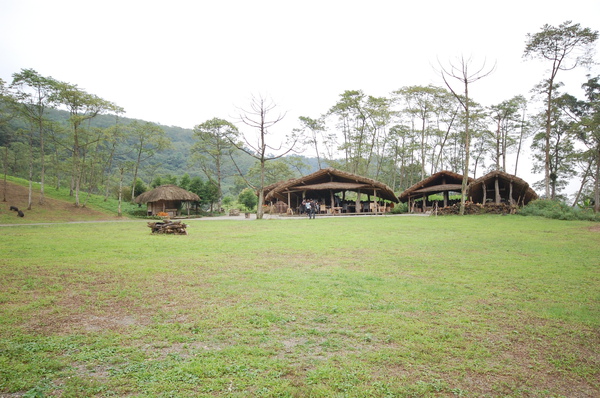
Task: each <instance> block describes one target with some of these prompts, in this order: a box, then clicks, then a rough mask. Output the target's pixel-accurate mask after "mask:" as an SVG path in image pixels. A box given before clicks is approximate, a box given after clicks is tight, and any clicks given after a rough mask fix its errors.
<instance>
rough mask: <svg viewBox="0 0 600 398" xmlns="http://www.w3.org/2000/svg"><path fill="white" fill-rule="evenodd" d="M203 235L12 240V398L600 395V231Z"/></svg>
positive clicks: (226, 224)
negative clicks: (105, 397) (48, 397)
mask: <svg viewBox="0 0 600 398" xmlns="http://www.w3.org/2000/svg"><path fill="white" fill-rule="evenodd" d="M188 224H189V227H188V231H189V235H187V236H167V235H152V234H150V229H149V228H147V227H146V224H145V223H144V222H139V221H137V222H134V221H132V222H121V223H95V224H56V225H44V226H33V225H29V226H27V225H24V226H14V227H3V228H0V242H1V244H0V396H10V397H12V396H21V394H24V393H27V394H25V396H30V397H42V396H62V397H82V396H128V397H148V396H157V397H172V396H174V397H197V396H221V395H227V396H232V397H247V396H258V397H423V396H425V397H426V396H435V397H438V396H442V397H446V396H449V397H452V396H467V397H484V396H487V397H497V396H510V397H522V396H528V397H563V396H564V397H594V396H598V395H600V381H599V380H600V349H599V347H600V332H599V330H600V229H599V228H598V224H597V223H596V224H594V223H590V222H565V221H555V220H548V219H542V218H536V217H520V216H473V217H410V216H386V217H383V216H379V217H354V218H342V217H340V218H335V217H333V218H332V217H330V218H317V219H316V220H308V219H290V220H287V219H286V220H260V221H245V220H244V221H214V220H210V221H206V220H200V221H190V222H189V223H188ZM3 394H4V395H3ZM11 394H14V395H11Z"/></svg>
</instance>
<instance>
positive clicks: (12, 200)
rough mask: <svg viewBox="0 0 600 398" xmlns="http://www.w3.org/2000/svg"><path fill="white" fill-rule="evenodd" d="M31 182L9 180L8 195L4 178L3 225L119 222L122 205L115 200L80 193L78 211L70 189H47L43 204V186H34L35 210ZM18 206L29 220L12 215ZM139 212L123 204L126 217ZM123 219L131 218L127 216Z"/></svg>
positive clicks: (0, 181) (0, 195) (0, 178)
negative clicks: (119, 207) (119, 205)
mask: <svg viewBox="0 0 600 398" xmlns="http://www.w3.org/2000/svg"><path fill="white" fill-rule="evenodd" d="M28 187H29V182H28V181H26V180H23V179H21V178H16V177H7V184H6V192H4V190H5V186H4V175H3V174H0V200H2V199H4V198H6V202H4V201H1V202H0V224H31V223H40V222H66V221H96V220H114V219H118V218H117V214H118V201H117V200H116V199H114V198H108V199H106V200H105V199H104V197H103V196H99V195H89V196H88V195H87V193H83V192H81V193H80V203H81V206H79V207H75V204H74V203H75V199H74V198H73V197H72V196H70V195H69V190H68V189H66V188H61V189H58V190H57V189H55V188H53V187H50V186H48V185H46V187H45V195H44V196H45V198H44V203H43V204H40V203H39V201H40V184H37V183H34V184H33V189H32V193H33V195H32V208H31V210H27V207H28V203H29V189H28ZM11 206H15V207H17V208H19V209H21V210H22V211H23V212H24V213H25V217H23V218H20V217H17V213H16V212H14V211H10V207H11ZM134 208H137V205H132V204H130V203H127V202H123V203H122V213H123V214H124V215H126V211H127V210H130V209H134ZM123 218H127V217H126V216H124V217H123Z"/></svg>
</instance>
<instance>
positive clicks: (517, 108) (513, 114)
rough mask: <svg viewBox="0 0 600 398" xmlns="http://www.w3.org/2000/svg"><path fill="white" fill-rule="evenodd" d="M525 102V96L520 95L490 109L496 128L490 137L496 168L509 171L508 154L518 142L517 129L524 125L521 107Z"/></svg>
mask: <svg viewBox="0 0 600 398" xmlns="http://www.w3.org/2000/svg"><path fill="white" fill-rule="evenodd" d="M525 103H526V100H525V97H523V96H522V95H518V96H515V97H513V98H511V99H509V100H505V101H502V102H501V103H499V104H496V105H492V106H491V107H490V109H489V110H490V118H491V119H492V122H493V123H494V129H493V131H492V134H490V135H489V136H488V137H489V138H490V139H491V147H492V148H493V151H492V154H493V155H492V160H493V161H494V164H495V168H496V170H502V171H507V168H506V156H507V154H508V152H509V150H510V149H511V148H512V147H513V146H514V145H516V143H517V142H518V141H517V131H518V130H519V128H520V127H522V124H521V109H522V108H523V107H524V105H525Z"/></svg>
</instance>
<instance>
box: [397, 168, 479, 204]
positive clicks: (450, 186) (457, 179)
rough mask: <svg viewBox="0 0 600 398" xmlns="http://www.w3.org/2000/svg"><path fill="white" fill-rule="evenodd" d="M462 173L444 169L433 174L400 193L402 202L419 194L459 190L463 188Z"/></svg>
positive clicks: (470, 179) (470, 180)
mask: <svg viewBox="0 0 600 398" xmlns="http://www.w3.org/2000/svg"><path fill="white" fill-rule="evenodd" d="M462 179H463V176H462V174H457V173H454V172H452V171H448V170H443V171H440V172H437V173H435V174H433V175H432V176H431V177H428V178H426V179H424V180H422V181H419V182H417V183H416V184H414V185H413V186H412V187H410V188H408V189H406V190H405V191H404V192H402V194H401V195H400V197H399V198H400V200H401V201H402V202H407V201H408V199H409V198H411V197H414V196H418V195H419V194H422V193H437V192H448V191H456V190H457V187H458V191H460V190H461V189H462ZM472 181H473V178H471V177H469V179H468V183H471V182H472Z"/></svg>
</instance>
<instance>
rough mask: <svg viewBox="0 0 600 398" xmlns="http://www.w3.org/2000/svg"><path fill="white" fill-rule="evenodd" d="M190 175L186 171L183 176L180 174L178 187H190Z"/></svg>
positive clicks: (186, 188)
mask: <svg viewBox="0 0 600 398" xmlns="http://www.w3.org/2000/svg"><path fill="white" fill-rule="evenodd" d="M190 182H191V179H190V175H189V174H188V173H185V174H184V175H183V176H181V178H180V179H179V187H180V188H183V189H185V190H188V189H189V187H190Z"/></svg>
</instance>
